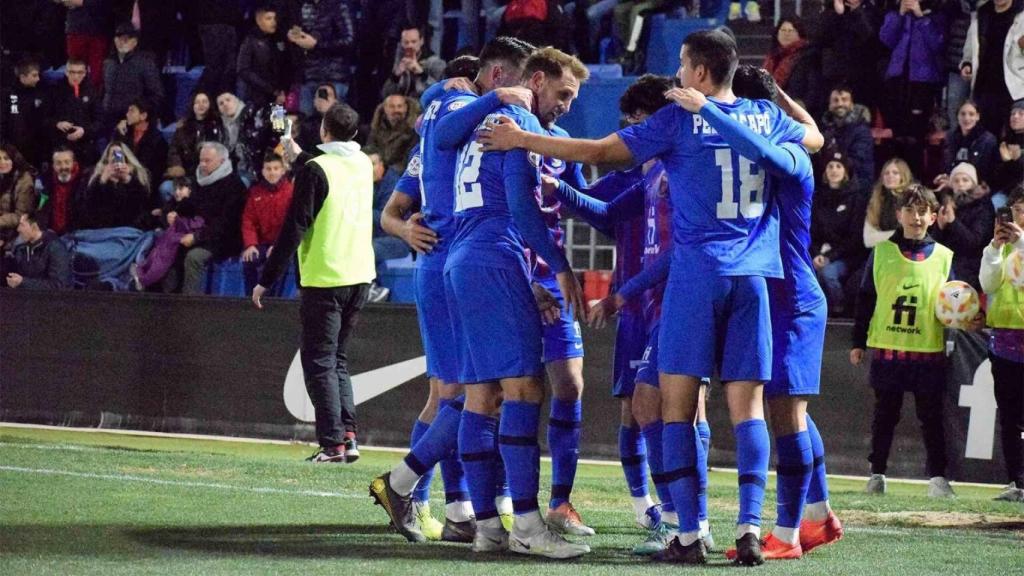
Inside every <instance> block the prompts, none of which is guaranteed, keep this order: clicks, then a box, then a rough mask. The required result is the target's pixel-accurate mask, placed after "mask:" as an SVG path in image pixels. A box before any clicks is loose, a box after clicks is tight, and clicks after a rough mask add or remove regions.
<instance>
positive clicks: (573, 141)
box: [477, 118, 634, 166]
mask: <svg viewBox="0 0 1024 576" xmlns="http://www.w3.org/2000/svg"><path fill="white" fill-rule="evenodd" d="M477 138H478V139H479V141H480V144H481V145H482V146H483V149H484V151H492V150H512V149H513V148H524V149H526V150H529V151H531V152H535V153H537V154H540V155H541V156H547V157H549V158H558V159H561V160H565V161H566V162H581V163H583V164H605V165H614V166H627V165H631V164H633V163H634V160H633V154H632V152H630V151H629V148H628V147H627V146H626V144H625V142H623V141H622V139H621V138H619V135H618V134H610V135H608V136H605V137H604V138H601V139H600V140H587V139H582V138H562V137H558V136H546V135H543V134H536V133H533V132H527V131H524V130H522V129H520V128H519V126H518V125H516V123H515V122H513V121H512V120H511V119H504V118H503V119H500V121H499V122H498V123H497V124H495V125H493V126H491V129H490V130H488V131H486V132H481V133H480V134H479V135H478V136H477Z"/></svg>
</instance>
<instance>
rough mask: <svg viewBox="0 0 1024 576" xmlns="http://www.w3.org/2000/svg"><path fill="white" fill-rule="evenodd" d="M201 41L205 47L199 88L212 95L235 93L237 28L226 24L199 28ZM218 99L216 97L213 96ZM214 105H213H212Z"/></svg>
mask: <svg viewBox="0 0 1024 576" xmlns="http://www.w3.org/2000/svg"><path fill="white" fill-rule="evenodd" d="M199 40H200V42H202V45H203V65H204V66H205V68H203V75H202V76H201V77H200V78H199V86H200V87H201V88H203V89H205V90H206V91H207V92H209V93H210V94H211V95H213V94H220V93H221V92H224V91H228V92H231V93H232V94H234V93H235V73H236V70H235V68H236V59H237V58H238V40H237V37H236V32H235V27H234V26H227V25H225V24H207V25H203V26H199ZM213 97H214V98H216V96H213ZM211 104H213V103H211Z"/></svg>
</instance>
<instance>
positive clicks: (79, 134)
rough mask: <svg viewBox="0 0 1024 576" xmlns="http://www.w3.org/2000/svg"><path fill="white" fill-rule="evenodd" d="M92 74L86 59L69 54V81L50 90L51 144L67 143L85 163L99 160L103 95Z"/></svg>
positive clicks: (65, 72)
mask: <svg viewBox="0 0 1024 576" xmlns="http://www.w3.org/2000/svg"><path fill="white" fill-rule="evenodd" d="M87 75H88V72H87V68H86V65H85V62H84V61H82V60H78V59H75V58H68V62H67V66H66V68H65V69H64V76H65V77H66V78H67V81H65V82H60V83H58V84H57V85H56V86H54V87H53V88H52V90H51V91H50V109H49V111H48V114H47V116H48V117H49V127H50V144H51V145H52V146H53V147H54V148H58V147H61V146H66V147H68V148H70V149H72V150H74V151H75V157H76V158H78V159H79V160H80V161H82V162H83V163H85V164H92V163H95V161H96V157H97V154H96V130H97V128H98V126H97V120H98V110H99V106H100V101H101V99H102V96H101V95H100V94H98V93H97V91H96V88H94V87H93V84H92V82H89V81H87V80H86V76H87Z"/></svg>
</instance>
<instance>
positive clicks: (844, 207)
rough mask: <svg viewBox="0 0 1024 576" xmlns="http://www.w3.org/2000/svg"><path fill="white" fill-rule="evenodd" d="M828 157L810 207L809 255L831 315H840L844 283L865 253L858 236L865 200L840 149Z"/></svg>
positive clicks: (843, 305) (843, 304)
mask: <svg viewBox="0 0 1024 576" xmlns="http://www.w3.org/2000/svg"><path fill="white" fill-rule="evenodd" d="M828 157H829V161H828V163H827V164H825V171H824V175H823V177H822V178H821V180H820V183H819V185H818V189H817V190H816V191H815V193H814V201H813V205H812V207H811V256H812V263H813V264H814V269H815V271H816V272H817V274H818V281H819V282H821V286H822V288H824V289H825V296H826V297H827V298H828V305H829V313H830V315H832V316H843V315H846V314H847V312H848V309H847V308H848V307H847V306H846V298H845V294H844V291H843V283H844V282H845V281H846V279H847V277H848V276H849V275H850V273H851V272H853V271H855V270H857V269H859V267H860V265H861V263H862V262H863V261H864V256H865V254H864V244H863V243H862V242H861V238H860V232H861V226H862V224H863V222H864V217H863V206H864V201H863V199H862V197H863V193H862V192H861V191H860V188H859V187H858V186H856V185H855V184H854V182H853V180H852V176H853V175H852V173H851V172H850V165H849V160H848V158H847V157H846V156H844V155H843V154H842V153H839V152H834V153H832V154H831V155H829V156H828Z"/></svg>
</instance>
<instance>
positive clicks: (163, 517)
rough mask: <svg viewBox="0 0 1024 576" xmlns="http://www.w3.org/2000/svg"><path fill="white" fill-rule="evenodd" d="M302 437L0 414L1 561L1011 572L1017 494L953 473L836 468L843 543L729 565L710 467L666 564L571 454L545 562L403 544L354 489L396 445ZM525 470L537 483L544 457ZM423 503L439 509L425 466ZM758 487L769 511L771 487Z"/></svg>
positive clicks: (490, 569)
mask: <svg viewBox="0 0 1024 576" xmlns="http://www.w3.org/2000/svg"><path fill="white" fill-rule="evenodd" d="M310 452H311V448H310V447H309V446H307V445H282V444H262V443H238V442H222V441H212V440H185V439H177V438H153V437H139V436H127V435H120V434H106V433H85V432H77V431H68V430H49V429H22V428H9V427H0V574H4V575H14V574H32V575H36V574H133V575H135V574H203V575H210V574H246V575H252V574H300V575H302V576H307V575H312V574H332V575H338V576H349V575H352V576H357V575H363V574H388V575H390V574H412V575H431V574H485V575H488V576H505V575H517V574H523V575H530V576H535V575H538V574H558V575H559V576H568V575H572V574H594V575H615V576H619V575H623V574H653V573H667V572H670V571H684V572H686V573H692V574H722V573H723V570H725V571H743V570H756V571H757V572H758V573H763V574H766V575H767V574H787V575H788V574H814V575H830V576H831V575H847V574H849V575H856V574H865V575H872V576H874V575H879V576H884V575H894V576H907V575H911V574H943V575H954V574H965V575H967V574H969V575H972V576H973V575H983V574H992V575H998V576H1006V575H1011V574H1024V506H1022V505H1021V504H1019V503H1005V502H993V501H992V500H991V498H992V497H993V496H994V495H995V494H997V493H998V489H997V488H994V487H993V488H990V487H967V486H956V485H955V484H954V487H955V488H956V490H957V493H958V495H959V496H958V498H956V499H955V500H933V499H929V498H926V497H925V496H924V493H925V486H923V485H921V484H910V483H899V482H890V484H889V493H888V494H887V495H885V496H868V495H865V494H863V493H861V489H862V487H863V481H859V480H843V479H834V480H832V485H831V491H832V504H833V507H834V508H835V509H836V510H837V511H838V512H839V514H840V517H841V518H843V519H844V522H845V525H846V529H847V534H846V537H845V538H844V539H843V540H842V541H840V542H838V543H836V544H834V545H832V546H828V547H824V548H819V549H818V550H815V551H814V552H813V553H811V554H808V555H806V556H805V557H804V558H803V559H802V560H797V561H778V562H771V563H769V564H766V565H765V566H762V567H760V568H754V569H741V568H733V567H731V566H730V565H729V564H728V563H727V561H726V560H725V557H724V555H723V554H722V549H723V548H724V546H725V545H726V544H728V543H729V542H730V540H731V539H732V537H733V534H732V532H733V523H734V521H735V514H736V477H735V474H733V473H726V472H713V473H712V474H711V478H710V488H709V496H710V510H711V523H712V529H713V533H714V536H715V539H716V541H717V542H718V548H719V549H718V551H716V552H715V553H713V554H712V555H711V556H710V558H709V564H708V566H707V567H703V568H697V567H678V566H664V565H653V564H650V563H649V562H647V561H645V560H644V559H641V558H638V557H635V556H632V555H631V554H630V552H629V550H630V548H631V547H632V545H633V544H635V543H636V542H638V541H639V540H641V539H642V537H643V534H642V532H641V531H640V529H638V528H637V527H635V526H634V524H633V518H632V511H631V506H630V504H629V499H628V493H627V491H626V489H625V482H624V480H623V478H622V473H621V471H620V470H619V468H618V467H617V466H599V465H581V466H580V469H579V473H578V476H577V481H576V488H575V490H574V492H573V502H574V504H575V505H576V507H577V509H578V510H579V511H580V512H581V514H582V515H583V517H584V519H585V520H586V521H587V523H588V524H590V525H591V526H593V527H594V528H595V529H596V530H597V532H598V535H597V536H595V537H592V538H589V539H587V541H588V542H589V543H590V545H591V547H592V548H593V552H592V553H591V554H589V555H587V556H585V557H583V558H581V559H577V560H572V561H567V562H557V561H548V560H541V559H534V558H523V557H519V556H514V555H503V556H494V555H483V554H474V553H472V552H470V550H469V548H468V547H467V546H461V545H454V544H437V543H431V544H409V543H406V542H405V540H404V539H403V538H402V537H400V536H398V535H397V534H395V533H394V532H392V531H391V530H390V529H389V528H388V526H387V524H388V522H387V518H386V516H385V514H384V512H383V511H382V509H381V508H379V507H375V506H373V505H372V500H371V499H370V498H369V497H368V496H367V486H368V484H369V482H370V480H371V479H372V478H373V477H374V476H375V475H377V474H379V473H381V472H384V471H386V470H387V469H388V468H390V467H391V466H392V465H393V464H394V463H395V462H397V461H398V458H399V457H400V455H399V454H396V453H394V452H384V451H373V450H364V451H363V457H362V458H361V459H360V460H359V462H358V463H356V464H352V465H337V464H330V465H313V464H310V463H307V462H304V461H303V458H304V457H306V456H308V455H309V454H310ZM541 475H542V477H541V485H542V486H546V485H547V484H548V482H549V478H550V467H549V466H548V465H547V464H544V465H543V466H542V470H541ZM773 482H774V481H772V482H770V484H771V483H773ZM433 500H434V502H435V505H434V513H435V516H440V514H441V510H442V509H443V505H442V503H443V497H442V494H441V483H440V478H439V477H438V479H437V480H435V482H434V491H433ZM766 502H767V503H768V504H769V505H768V506H766V510H765V513H766V516H767V517H769V519H770V518H772V517H774V510H773V508H774V507H773V505H772V503H773V502H774V492H773V491H769V493H768V494H767V496H766ZM769 525H770V520H769Z"/></svg>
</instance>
